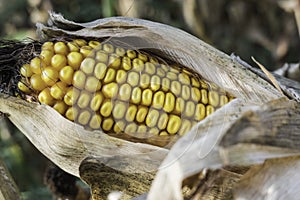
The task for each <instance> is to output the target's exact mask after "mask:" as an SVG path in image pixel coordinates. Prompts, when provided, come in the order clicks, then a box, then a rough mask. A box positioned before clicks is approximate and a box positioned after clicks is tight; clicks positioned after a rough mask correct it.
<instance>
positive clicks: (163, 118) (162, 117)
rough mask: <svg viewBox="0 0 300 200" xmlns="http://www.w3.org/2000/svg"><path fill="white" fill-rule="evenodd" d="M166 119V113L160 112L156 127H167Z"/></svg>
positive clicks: (161, 128)
mask: <svg viewBox="0 0 300 200" xmlns="http://www.w3.org/2000/svg"><path fill="white" fill-rule="evenodd" d="M168 120H169V116H168V114H167V113H161V114H160V117H159V120H158V123H157V127H158V128H159V129H160V130H163V129H165V128H166V127H167V124H168Z"/></svg>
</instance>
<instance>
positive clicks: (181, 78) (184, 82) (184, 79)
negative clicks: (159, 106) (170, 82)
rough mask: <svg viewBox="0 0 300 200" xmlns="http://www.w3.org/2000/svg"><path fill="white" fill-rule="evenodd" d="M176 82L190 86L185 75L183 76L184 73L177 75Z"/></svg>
mask: <svg viewBox="0 0 300 200" xmlns="http://www.w3.org/2000/svg"><path fill="white" fill-rule="evenodd" d="M178 80H179V82H180V83H182V84H186V85H190V84H191V81H190V78H189V76H188V75H187V74H185V73H180V74H179V75H178Z"/></svg>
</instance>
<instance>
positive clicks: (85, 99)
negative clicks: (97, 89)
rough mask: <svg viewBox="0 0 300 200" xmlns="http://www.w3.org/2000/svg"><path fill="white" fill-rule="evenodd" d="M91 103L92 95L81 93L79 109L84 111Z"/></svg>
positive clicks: (78, 101) (78, 102)
mask: <svg viewBox="0 0 300 200" xmlns="http://www.w3.org/2000/svg"><path fill="white" fill-rule="evenodd" d="M90 101H91V94H90V93H88V92H86V91H84V90H83V91H81V93H80V95H79V97H78V100H77V105H78V106H79V108H81V109H83V108H86V107H87V106H88V105H89V104H90Z"/></svg>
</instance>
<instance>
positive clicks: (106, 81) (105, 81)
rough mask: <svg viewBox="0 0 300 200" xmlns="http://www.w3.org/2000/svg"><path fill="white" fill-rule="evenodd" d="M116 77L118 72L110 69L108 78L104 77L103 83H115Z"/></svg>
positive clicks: (107, 74)
mask: <svg viewBox="0 0 300 200" xmlns="http://www.w3.org/2000/svg"><path fill="white" fill-rule="evenodd" d="M115 76H116V70H114V69H112V68H108V70H107V73H106V76H105V77H104V80H103V82H104V83H110V82H112V81H114V79H115Z"/></svg>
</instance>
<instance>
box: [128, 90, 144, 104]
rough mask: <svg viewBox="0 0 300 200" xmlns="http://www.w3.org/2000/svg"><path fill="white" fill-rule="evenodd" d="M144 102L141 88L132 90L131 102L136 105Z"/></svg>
mask: <svg viewBox="0 0 300 200" xmlns="http://www.w3.org/2000/svg"><path fill="white" fill-rule="evenodd" d="M141 100H142V90H141V88H139V87H135V88H133V89H132V93H131V99H130V102H131V103H134V104H140V102H141Z"/></svg>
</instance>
